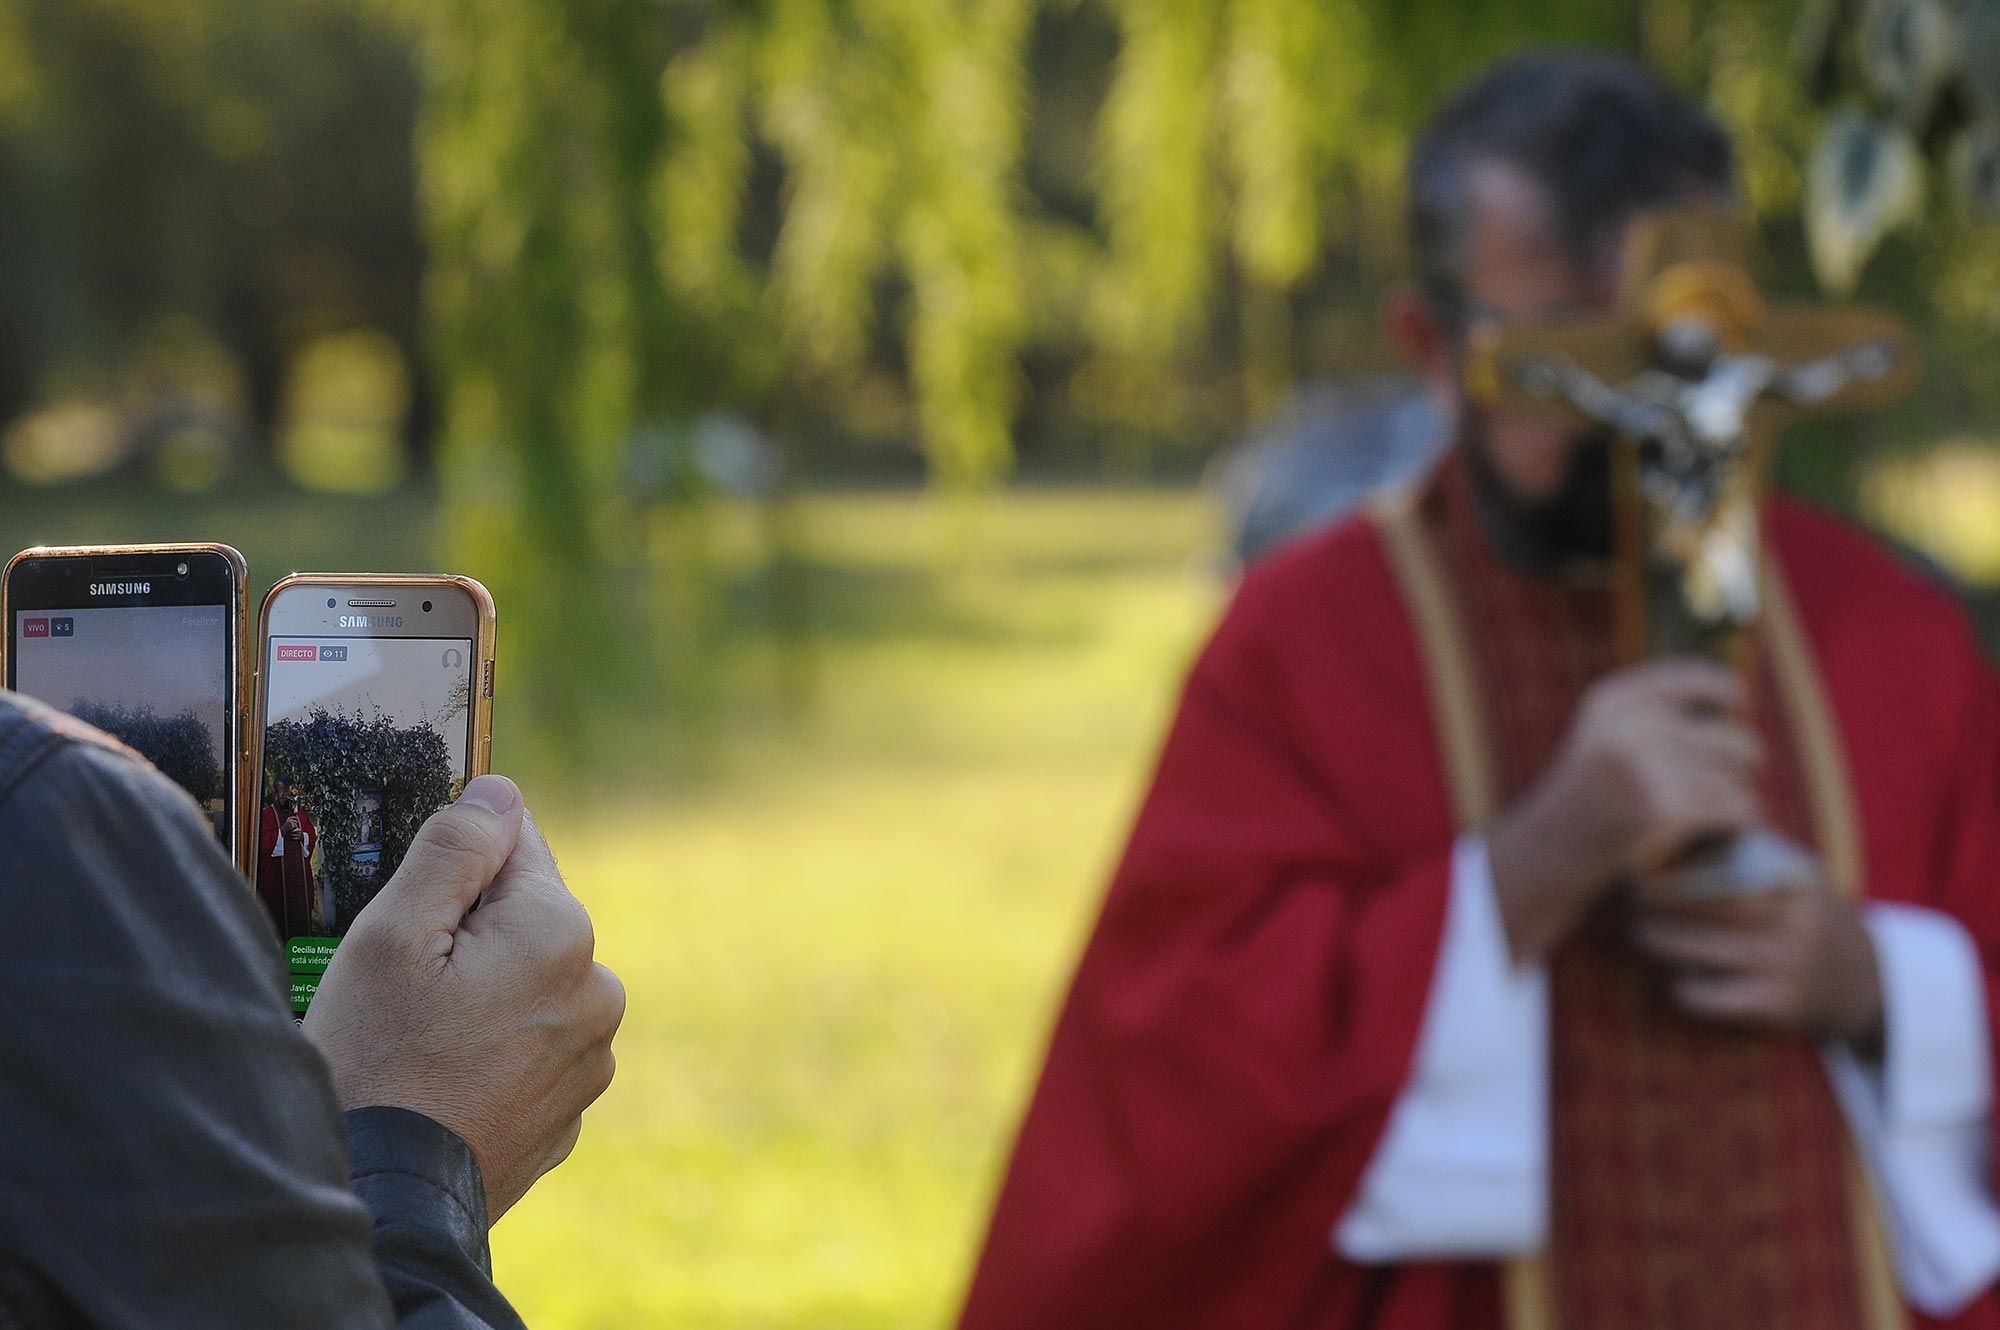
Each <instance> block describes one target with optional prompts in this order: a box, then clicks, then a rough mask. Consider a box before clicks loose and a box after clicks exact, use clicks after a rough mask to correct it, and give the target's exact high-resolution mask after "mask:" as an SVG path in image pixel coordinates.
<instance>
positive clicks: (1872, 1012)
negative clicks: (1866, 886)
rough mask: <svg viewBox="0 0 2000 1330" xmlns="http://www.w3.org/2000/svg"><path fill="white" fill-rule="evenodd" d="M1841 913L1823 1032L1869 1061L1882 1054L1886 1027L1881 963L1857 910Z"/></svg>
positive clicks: (1873, 942)
mask: <svg viewBox="0 0 2000 1330" xmlns="http://www.w3.org/2000/svg"><path fill="white" fill-rule="evenodd" d="M1843 915H1844V920H1843V926H1842V929H1841V938H1842V940H1841V947H1840V955H1841V956H1842V961H1841V963H1840V964H1839V965H1838V966H1837V967H1836V973H1837V976H1838V977H1837V979H1836V982H1835V987H1834V992H1833V993H1832V995H1831V1001H1830V1002H1829V1004H1828V1020H1827V1022H1826V1033H1827V1034H1829V1035H1831V1036H1832V1037H1833V1038H1835V1039H1838V1040H1840V1041H1841V1042H1843V1043H1845V1044H1846V1045H1847V1046H1848V1047H1849V1048H1851V1049H1852V1050H1853V1051H1854V1052H1855V1053H1856V1054H1857V1055H1858V1056H1860V1057H1862V1058H1866V1059H1869V1060H1871V1061H1872V1060H1874V1059H1877V1058H1880V1057H1881V1056H1882V1051H1883V1043H1884V1038H1885V1030H1886V1020H1885V1014H1884V1001H1883V997H1882V966H1881V963H1880V962H1879V961H1878V960H1877V959H1876V956H1875V941H1874V939H1873V938H1871V937H1870V936H1869V935H1868V929H1867V928H1866V926H1864V925H1863V924H1862V922H1861V917H1860V915H1859V913H1858V912H1856V911H1853V910H1846V911H1843Z"/></svg>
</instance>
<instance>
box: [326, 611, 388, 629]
mask: <svg viewBox="0 0 2000 1330" xmlns="http://www.w3.org/2000/svg"><path fill="white" fill-rule="evenodd" d="M340 626H341V627H342V628H401V627H402V626H403V616H402V615H400V614H343V615H341V616H340Z"/></svg>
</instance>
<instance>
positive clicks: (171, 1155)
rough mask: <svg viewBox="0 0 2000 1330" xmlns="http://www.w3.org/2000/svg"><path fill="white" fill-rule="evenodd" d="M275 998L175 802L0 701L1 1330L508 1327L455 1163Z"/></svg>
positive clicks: (134, 762)
mask: <svg viewBox="0 0 2000 1330" xmlns="http://www.w3.org/2000/svg"><path fill="white" fill-rule="evenodd" d="M285 994H286V986H285V974H284V966H283V961H282V958H281V957H280V956H279V954H278V945H277V940H276V937H275V935H274V933H273V931H272V929H271V927H270V925H269V923H267V922H266V921H265V919H264V917H263V915H262V913H261V912H260V911H259V910H258V908H257V904H256V900H255V898H254V896H253V894H252V892H251V891H250V889H249V887H248V886H247V885H246V884H245V883H244V882H243V880H242V878H241V877H240V876H239V875H238V874H237V873H236V872H235V870H234V868H233V866H232V865H231V864H230V863H229V861H228V857H227V856H226V855H224V854H223V853H222V852H221V850H220V849H219V848H218V847H217V844H216V841H215V838H214V836H213V835H212V834H211V833H210V832H209V830H208V828H207V827H206V826H205V825H204V822H203V819H202V817H201V814H200V812H199V810H198V809H196V808H195V806H194V804H193V803H192V801H190V800H189V799H188V798H187V797H186V796H185V795H184V794H183V793H182V792H181V791H180V790H179V789H178V788H177V787H175V786H174V785H173V784H171V783H170V782H168V781H167V780H165V779H164V778H163V777H161V776H159V775H158V774H156V773H155V772H153V771H152V770H151V769H150V768H148V767H146V766H145V765H144V764H143V763H142V762H140V761H139V760H138V759H136V758H135V757H133V756H132V755H130V754H129V753H127V752H125V751H124V750H122V749H120V748H118V747H117V746H116V745H115V743H113V742H112V741H111V740H108V739H106V738H105V737H104V736H102V735H100V734H98V733H97V732H96V731H94V730H90V729H88V728H86V727H84V726H81V725H78V724H77V723H75V722H73V721H70V720H69V719H68V718H66V717H63V716H60V715H58V714H57V713H55V712H52V711H49V710H47V709H46V708H43V707H40V706H38V705H36V704H34V703H32V702H29V701H27V700H26V699H23V698H20V697H18V696H17V695H15V694H13V693H8V692H4V691H0V1330H17V1328H25V1327H33V1328H34V1330H57V1328H60V1330H69V1328H70V1327H85V1326H88V1327H102V1328H103V1330H140V1328H141V1327H145V1328H146V1330H160V1328H164V1327H188V1328H189V1330H295V1328H296V1330H318V1328H319V1327H341V1328H342V1330H346V1328H347V1327H354V1328H355V1330H360V1328H361V1327H386V1326H392V1325H401V1326H405V1327H417V1328H421V1330H473V1328H474V1327H494V1326H503V1327H519V1326H520V1324H521V1323H520V1320H519V1318H518V1317H516V1316H515V1315H514V1313H513V1311H512V1310H511V1309H510V1308H509V1307H508V1306H507V1303H506V1301H505V1299H503V1298H502V1297H501V1296H500V1293H499V1291H498V1290H497V1289H495V1288H494V1286H493V1282H492V1278H491V1267H490V1262H489V1258H488V1255H487V1248H486V1209H485V1190H484V1187H483V1185H482V1183H481V1180H480V1177H479V1170H478V1167H477V1166H476V1165H475V1164H474V1162H473V1159H472V1155H471V1152H470V1151H469V1150H467V1149H466V1147H465V1144H464V1143H463V1142H462V1141H460V1140H459V1139H458V1138H457V1137H456V1136H454V1135H452V1133H451V1132H449V1131H447V1130H446V1129H445V1128H443V1127H442V1126H440V1125H438V1124H437V1123H435V1122H433V1121H431V1120H430V1119H429V1118H426V1117H422V1116H420V1115H418V1114H415V1113H410V1112H406V1111H403V1110H400V1109H384V1108H372V1109H361V1110H357V1111H356V1112H353V1113H349V1114H347V1115H346V1117H345V1121H344V1122H343V1118H342V1114H341V1112H340V1109H339V1106H338V1104H337V1103H336V1101H335V1099H334V1094H333V1086H332V1082H331V1080H330V1079H329V1076H328V1073H327V1068H326V1065H325V1063H324V1062H323V1061H322V1060H321V1058H320V1057H319V1054H318V1053H317V1052H316V1051H315V1050H314V1049H313V1047H312V1045H311V1044H310V1043H308V1042H307V1040H306V1039H305V1037H304V1035H302V1034H301V1033H300V1032H299V1030H298V1028H297V1026H296V1025H294V1024H293V1022H292V1018H291V1014H290V1011H289V1010H288V1007H287V1002H286V996H285Z"/></svg>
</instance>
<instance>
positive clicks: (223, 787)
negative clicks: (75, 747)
mask: <svg viewBox="0 0 2000 1330" xmlns="http://www.w3.org/2000/svg"><path fill="white" fill-rule="evenodd" d="M236 594H237V592H236V578H235V572H234V568H233V566H232V565H231V563H230V561H229V560H228V558H227V557H226V556H224V555H221V554H217V553H214V552H212V551H189V552H185V553H179V554H171V555H158V554H148V555H144V556H139V555H133V554H124V555H117V554H106V555H74V556H50V557H48V558H40V557H30V558H27V559H24V560H22V561H20V562H18V563H16V564H15V565H14V569H13V573H12V574H11V576H10V578H9V582H8V595H7V602H8V608H9V611H10V612H9V614H8V620H9V622H8V624H7V676H8V677H7V683H8V686H9V687H11V688H13V689H15V690H16V691H17V692H21V693H24V694H26V695H27V696H29V697H32V698H35V699H36V700H37V701H40V702H45V703H47V704H48V705H50V706H53V707H55V708H57V709H59V710H62V711H66V712H68V713H70V714H71V715H73V716H75V717H77V718H78V719H79V720H82V721H85V722H87V723H88V724H91V725H94V726H96V727H97V728H98V729H100V730H104V731H105V732H107V733H109V734H110V735H112V736H113V737H114V738H117V739H119V740H121V741H123V742H124V744H125V745H126V746H127V747H129V748H131V749H133V750H134V751H136V752H137V753H138V754H139V755H140V756H141V757H144V758H145V759H146V760H147V761H149V762H151V763H152V764H153V765H154V766H155V767H156V768H158V769H159V770H160V772H161V773H162V774H164V775H166V776H167V777H169V778H170V779H172V780H173V781H174V782H175V783H176V784H178V785H179V786H180V787H181V788H182V789H184V790H186V791H187V792H188V794H190V795H191V796H193V798H194V801H195V802H196V803H198V804H200V805H201V808H202V812H203V813H204V815H205V816H206V818H207V820H208V822H209V824H210V825H211V826H212V827H213V828H214V830H215V836H216V839H217V840H218V841H220V842H221V843H222V845H223V846H224V848H231V849H233V846H234V843H235V832H236V816H235V806H234V799H235V794H236V771H237V768H236V735H235V728H236V725H235V722H236V715H235V711H236V706H235V699H236V696H237V688H236V678H235V671H236V668H237V664H236V648H235V643H236V629H235V614H236V605H235V598H236Z"/></svg>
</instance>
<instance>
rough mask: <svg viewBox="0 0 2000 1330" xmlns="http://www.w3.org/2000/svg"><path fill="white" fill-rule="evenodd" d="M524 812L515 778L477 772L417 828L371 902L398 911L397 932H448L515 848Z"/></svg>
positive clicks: (455, 925) (462, 916)
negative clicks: (455, 796) (455, 798)
mask: <svg viewBox="0 0 2000 1330" xmlns="http://www.w3.org/2000/svg"><path fill="white" fill-rule="evenodd" d="M522 812H523V809H522V805H521V791H520V790H519V789H518V788H517V787H516V786H515V784H514V782H513V781H511V780H508V779H507V778H506V777H505V776H480V777H478V778H477V779H476V780H474V781H472V783H471V784H469V785H467V786H466V787H465V793H463V794H461V795H460V796H459V797H458V802H457V803H455V804H452V805H450V806H448V807H445V808H441V809H439V810H438V811H437V812H435V813H433V814H431V816H430V820H429V821H427V822H425V823H424V825H423V826H422V827H421V828H419V829H418V831H417V835H416V839H415V840H413V841H411V842H410V849H409V852H408V853H407V854H405V855H404V856H403V863H402V866H401V867H400V868H398V869H397V870H396V875H395V876H394V877H392V878H390V879H389V881H388V882H387V883H386V884H385V885H384V886H383V888H382V892H381V894H380V895H379V896H378V897H376V900H375V902H374V904H376V905H380V906H382V907H383V908H385V909H387V910H391V911H394V912H395V913H396V914H398V915H400V916H402V918H401V921H400V924H399V927H398V930H397V931H399V932H401V931H403V930H404V929H409V930H411V931H412V932H422V933H424V934H435V933H449V932H452V931H453V930H454V929H456V928H457V927H458V924H459V921H460V920H461V919H463V918H465V912H466V911H467V910H470V909H471V908H472V903H473V902H474V901H476V900H478V899H479V893H481V892H482V891H485V890H486V888H487V887H488V886H490V885H492V882H493V879H494V878H496V877H498V876H499V875H500V870H501V868H502V867H504V866H505V865H506V863H507V859H508V856H510V855H512V854H513V853H514V845H515V843H516V842H517V841H518V840H519V838H520V835H521V815H522ZM371 908H372V907H371Z"/></svg>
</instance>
